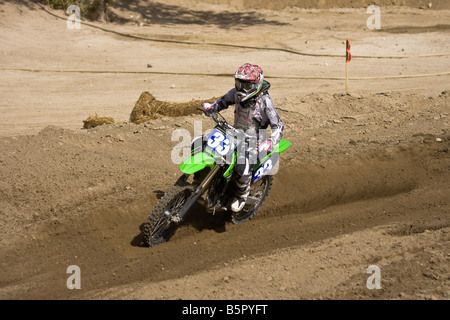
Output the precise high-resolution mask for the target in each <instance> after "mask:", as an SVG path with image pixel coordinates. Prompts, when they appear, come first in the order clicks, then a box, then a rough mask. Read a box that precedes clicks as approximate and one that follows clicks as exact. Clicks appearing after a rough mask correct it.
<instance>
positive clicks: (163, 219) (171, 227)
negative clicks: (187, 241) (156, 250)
mask: <svg viewBox="0 0 450 320" xmlns="http://www.w3.org/2000/svg"><path fill="white" fill-rule="evenodd" d="M193 192H194V187H193V186H192V185H190V184H185V185H174V186H173V187H171V188H170V189H169V191H167V192H166V194H165V195H164V196H163V197H162V198H161V199H159V200H158V202H157V203H156V205H155V207H154V208H153V210H152V212H151V213H150V214H149V216H148V218H147V221H146V222H145V224H144V232H143V233H144V244H145V245H146V246H150V247H152V246H156V245H158V244H160V243H162V242H164V241H167V240H169V238H170V237H171V236H172V235H173V234H174V232H175V230H176V229H177V227H178V225H179V223H180V221H178V220H177V218H178V217H177V213H178V212H180V210H181V209H182V208H183V206H184V204H185V203H186V200H187V199H188V198H189V197H190V196H191V195H192V194H193Z"/></svg>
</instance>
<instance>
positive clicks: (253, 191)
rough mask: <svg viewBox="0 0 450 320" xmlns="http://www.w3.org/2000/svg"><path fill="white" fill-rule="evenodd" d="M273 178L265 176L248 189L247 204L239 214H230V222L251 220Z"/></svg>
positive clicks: (264, 197) (262, 201)
mask: <svg viewBox="0 0 450 320" xmlns="http://www.w3.org/2000/svg"><path fill="white" fill-rule="evenodd" d="M272 182H273V176H271V175H267V176H264V177H262V178H261V179H260V180H259V181H257V182H255V183H254V184H252V185H251V187H250V194H249V195H248V198H247V203H246V204H245V206H244V208H243V209H242V210H241V211H239V212H233V213H232V214H231V221H232V222H233V223H234V224H237V223H241V222H245V221H247V220H250V219H252V218H253V216H254V215H255V214H256V212H257V211H258V209H259V208H260V207H261V206H262V204H263V203H264V201H265V200H266V198H267V195H268V194H269V191H270V188H272Z"/></svg>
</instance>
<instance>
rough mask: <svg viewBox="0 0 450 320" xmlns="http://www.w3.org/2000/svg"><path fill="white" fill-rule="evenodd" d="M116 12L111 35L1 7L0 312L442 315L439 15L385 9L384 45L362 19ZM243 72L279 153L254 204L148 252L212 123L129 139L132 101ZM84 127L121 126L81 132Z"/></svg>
mask: <svg viewBox="0 0 450 320" xmlns="http://www.w3.org/2000/svg"><path fill="white" fill-rule="evenodd" d="M115 2H116V4H115V5H114V7H112V8H111V10H112V14H111V18H112V22H109V23H96V22H92V21H83V22H84V24H82V25H81V29H80V30H70V29H68V28H67V27H66V19H67V15H65V14H64V11H58V10H50V9H48V8H46V7H43V6H40V5H38V4H36V3H33V2H28V1H26V2H25V1H24V2H22V1H0V28H1V33H0V43H1V47H0V55H1V56H2V58H1V59H0V81H1V83H2V86H1V87H0V96H1V100H0V115H1V116H0V150H1V151H0V177H1V179H0V214H1V219H0V243H1V245H0V256H1V261H0V298H1V299H4V300H12V299H20V300H22V299H152V300H153V299H154V300H158V299H199V300H201V299H273V300H281V299H283V300H301V299H358V300H364V299H400V300H405V299H438V300H448V299H449V298H450V250H449V248H450V204H449V199H450V198H449V195H450V184H449V181H450V155H449V146H450V141H449V140H450V131H449V128H450V127H449V122H450V118H449V110H450V108H449V105H450V86H449V81H450V75H449V73H450V41H449V40H450V38H449V35H450V27H449V21H450V20H449V18H450V11H449V10H450V8H449V5H448V1H440V2H439V1H432V6H431V7H430V6H428V5H427V4H428V1H427V2H425V1H422V2H421V1H397V2H396V1H393V2H392V1H389V6H387V5H386V6H385V4H384V2H383V3H382V1H381V2H380V7H381V26H382V28H381V30H370V29H368V28H367V25H366V20H367V18H368V17H369V16H370V14H367V13H366V9H367V6H368V5H370V4H371V3H368V2H366V1H362V0H361V1H352V2H351V3H352V5H351V7H349V8H345V7H343V6H341V2H342V3H344V2H346V1H336V2H333V3H334V5H330V3H331V2H330V1H318V2H317V6H315V7H313V5H312V4H313V3H316V2H315V1H305V2H304V4H305V6H304V7H303V8H301V7H299V6H296V5H295V3H294V1H290V2H289V1H284V2H283V1H277V2H276V3H277V4H278V5H279V6H277V7H276V6H275V5H274V3H275V2H272V1H267V2H264V3H267V5H265V6H264V7H262V8H261V9H259V10H258V9H256V6H253V7H252V6H250V8H251V9H250V10H243V8H244V6H243V3H244V1H205V2H200V1H190V0H189V1H164V3H162V2H161V3H160V2H156V1H144V0H142V1H133V2H132V4H129V2H125V1H115ZM249 3H251V2H249ZM255 3H256V2H255ZM392 4H395V5H392ZM405 4H406V5H405ZM44 9H45V10H44ZM346 39H350V41H351V45H352V47H351V50H352V54H353V59H352V61H351V62H350V63H349V64H348V72H349V77H350V79H349V81H348V91H346V90H345V80H344V79H345V59H344V53H345V40H346ZM245 62H252V63H257V64H259V65H260V66H261V67H262V68H263V70H264V71H265V75H266V79H267V80H268V81H269V82H271V84H272V89H271V90H270V94H271V96H272V98H273V100H274V103H275V105H276V107H277V108H278V111H279V113H280V116H281V117H282V119H283V121H284V123H285V126H286V128H285V135H284V138H286V139H288V140H289V141H291V142H292V146H291V148H289V149H288V150H287V151H286V152H285V153H283V155H282V158H281V161H280V164H281V165H280V170H279V172H278V173H277V174H276V175H275V179H274V185H273V188H272V190H271V193H270V194H269V197H268V199H267V201H266V202H265V204H264V206H263V207H262V208H261V210H260V212H258V214H257V215H256V216H255V217H254V219H252V220H250V221H248V222H245V223H243V224H238V225H233V224H230V223H226V222H224V221H223V220H222V219H220V217H218V216H210V215H208V214H207V213H205V212H203V211H202V210H201V209H200V208H198V207H196V208H194V210H193V212H192V215H191V216H190V217H189V218H188V220H187V221H186V222H185V223H184V224H183V225H182V226H181V227H180V229H179V230H178V231H177V232H176V234H175V235H174V237H173V238H172V239H171V240H170V241H169V242H167V243H164V244H162V245H159V246H157V247H153V248H147V247H144V246H142V235H141V228H142V224H143V222H144V221H145V220H146V218H147V216H148V214H149V212H150V211H151V209H152V208H153V206H154V205H155V203H156V202H157V200H158V198H159V197H161V196H162V194H164V192H165V191H166V190H167V189H168V188H169V187H170V186H171V185H172V184H173V183H174V182H175V181H176V179H177V178H178V176H179V175H180V172H179V170H178V163H176V162H177V161H178V160H179V159H182V158H183V157H185V156H186V154H185V153H183V152H185V151H186V150H185V148H184V147H186V146H188V144H189V142H190V139H192V138H193V136H194V134H198V133H202V132H204V131H205V130H207V129H210V128H211V127H212V126H213V122H212V121H211V120H210V119H208V118H206V117H204V116H202V115H199V114H192V115H182V116H177V117H164V116H161V117H159V118H157V119H154V120H149V121H146V122H143V123H140V124H134V123H131V122H130V121H129V119H130V114H131V112H132V110H133V107H134V106H135V103H136V101H137V100H138V98H139V97H140V95H141V94H142V93H143V92H149V93H150V94H152V95H153V96H154V97H155V99H157V100H159V101H166V102H173V103H182V102H186V103H188V102H190V101H192V100H199V101H206V100H209V99H211V98H213V97H217V96H220V95H222V94H224V93H225V92H226V91H227V90H229V89H230V88H231V86H232V85H233V79H232V74H233V73H234V71H235V69H236V68H237V67H238V66H240V65H241V64H243V63H245ZM94 114H97V115H98V116H101V117H112V118H113V119H114V120H115V123H114V124H105V125H101V126H97V127H94V128H91V129H83V120H85V119H86V118H88V117H89V116H90V115H94ZM223 115H224V116H225V117H226V118H227V119H229V120H230V121H231V119H232V117H233V111H232V110H231V109H230V110H226V111H225V112H224V113H223ZM180 133H182V134H184V135H180ZM172 159H174V160H175V161H172ZM71 265H76V266H79V267H80V270H81V289H80V290H76V289H74V290H69V289H68V288H67V280H68V278H69V276H70V275H71V274H70V273H67V268H68V267H69V266H71ZM371 266H377V267H378V268H379V271H380V275H381V279H380V285H381V288H380V289H369V288H368V287H370V284H373V283H374V282H372V281H371V280H372V275H373V274H372V272H373V271H371V270H372V269H371ZM368 284H369V286H368Z"/></svg>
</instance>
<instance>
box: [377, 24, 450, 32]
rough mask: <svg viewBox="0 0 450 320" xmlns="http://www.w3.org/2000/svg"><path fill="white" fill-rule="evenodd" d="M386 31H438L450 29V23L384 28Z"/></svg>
mask: <svg viewBox="0 0 450 320" xmlns="http://www.w3.org/2000/svg"><path fill="white" fill-rule="evenodd" d="M382 31H384V32H389V33H408V34H413V33H427V32H437V31H450V24H438V25H435V26H425V27H423V26H399V27H394V28H387V29H386V28H383V30H382Z"/></svg>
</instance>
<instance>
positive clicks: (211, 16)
mask: <svg viewBox="0 0 450 320" xmlns="http://www.w3.org/2000/svg"><path fill="white" fill-rule="evenodd" d="M144 4H145V5H144ZM144 4H141V3H140V2H135V1H126V2H125V1H121V2H120V3H115V4H113V5H112V7H113V8H115V9H118V10H119V11H130V12H134V13H135V15H133V18H131V17H130V18H125V17H124V16H119V15H117V14H116V13H114V12H111V13H110V15H109V17H110V21H111V22H114V23H119V24H125V23H129V22H136V16H138V17H139V20H141V21H147V22H149V23H152V24H155V23H156V24H164V25H171V24H197V25H216V26H218V27H221V28H225V29H227V28H230V27H236V26H238V27H239V26H253V25H286V23H282V22H279V21H274V20H266V19H264V18H262V17H261V16H260V15H259V14H258V13H257V12H256V11H249V12H229V11H223V12H220V13H217V12H214V11H210V10H205V11H199V10H188V9H186V8H183V7H180V6H175V5H168V4H162V3H152V2H146V3H144Z"/></svg>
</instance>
